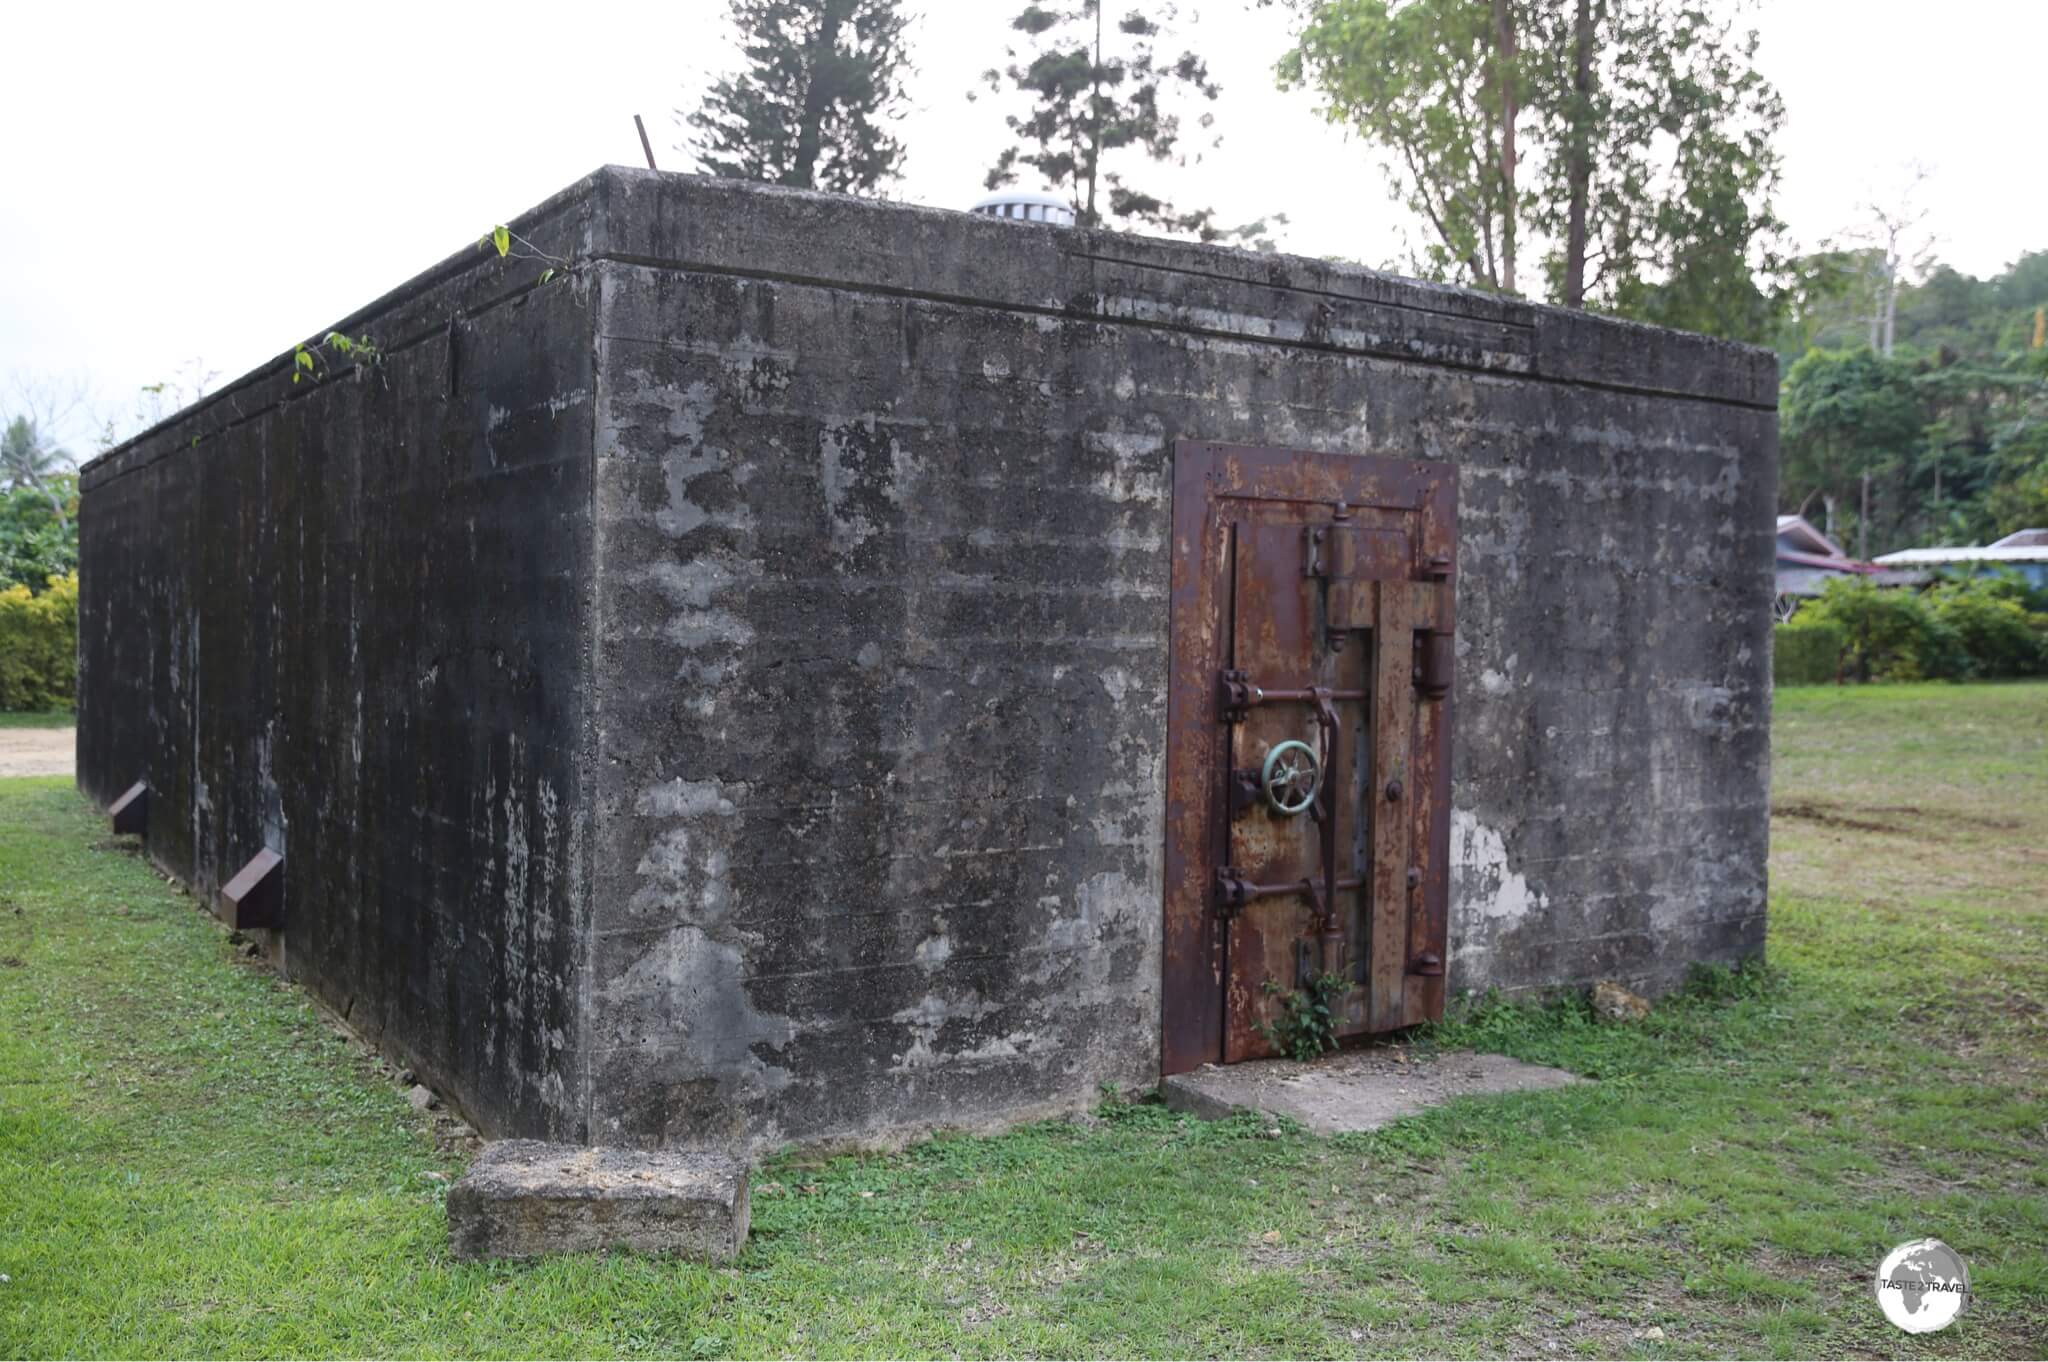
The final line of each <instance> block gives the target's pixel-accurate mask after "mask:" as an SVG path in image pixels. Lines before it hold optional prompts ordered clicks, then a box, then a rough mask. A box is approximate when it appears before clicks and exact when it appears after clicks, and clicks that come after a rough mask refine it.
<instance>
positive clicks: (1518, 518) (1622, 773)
mask: <svg viewBox="0 0 2048 1362" xmlns="http://www.w3.org/2000/svg"><path fill="white" fill-rule="evenodd" d="M605 194H606V196H607V201H606V207H605V210H604V212H603V215H602V216H603V218H604V221H605V223H606V231H607V232H608V233H609V234H610V235H609V246H608V251H609V253H610V254H612V255H613V256H614V257H616V258H615V259H613V260H611V261H608V262H607V263H605V264H604V265H603V266H602V267H601V268H600V271H599V279H600V283H599V285H598V288H599V295H600V302H599V360H598V383H599V403H598V414H597V419H598V430H597V437H596V448H597V456H598V474H597V483H598V505H599V513H598V525H599V537H600V544H601V549H600V552H599V564H600V572H601V579H602V585H601V590H600V605H599V628H598V634H599V638H600V640H601V651H600V654H599V659H600V660H599V665H598V678H597V679H598V688H599V693H598V702H597V703H598V710H599V714H600V720H601V726H602V728H603V738H602V740H601V757H600V760H599V763H598V771H599V775H598V790H599V808H600V810H601V817H600V820H599V824H598V829H597V833H596V837H597V843H596V845H597V854H596V862H597V866H598V869H597V874H596V880H595V885H596V893H595V906H594V912H595V929H596V933H597V941H596V944H595V946H594V948H593V949H594V954H593V1000H594V1003H593V1014H592V1034H593V1056H592V1062H593V1065H594V1071H595V1073H596V1075H597V1078H596V1081H595V1092H596V1104H595V1107H594V1109H593V1130H595V1131H597V1132H599V1133H600V1134H601V1135H602V1137H603V1138H606V1139H630V1140H644V1141H673V1140H742V1141H750V1142H754V1143H773V1142H775V1141H778V1140H782V1139H790V1138H798V1139H801V1138H816V1137H821V1136H859V1135H864V1134H874V1133H880V1132H884V1131H888V1130H892V1129H899V1128H901V1127H903V1126H904V1125H906V1124H916V1123H932V1124H973V1123H975V1122H978V1121H984V1120H993V1119H999V1118H1004V1117H1011V1116H1015V1115H1017V1114H1020V1113H1023V1112H1028V1111H1031V1110H1034V1109H1049V1108H1056V1107H1061V1106H1072V1105H1077V1104H1081V1103H1084V1102H1086V1101H1088V1100H1090V1099H1091V1098H1092V1096H1093V1094H1094V1091H1095V1088H1096V1085H1097V1084H1098V1083H1100V1082H1102V1081H1113V1082H1119V1083H1144V1082H1149V1081H1150V1079H1151V1078H1152V1077H1154V1076H1155V1075H1156V1072H1157V1052H1158V1023H1159V993H1158V990H1159V974H1160V964H1159V956H1158V950H1159V919H1160V901H1161V898H1160V896H1161V883H1160V876H1161V844H1162V826H1161V796H1160V782H1161V761H1162V754H1163V740H1164V733H1165V718H1164V715H1165V691H1166V674H1167V618H1166V599H1167V579H1168V561H1167V552H1168V546H1167V543H1166V525H1167V511H1168V505H1167V501H1168V493H1169V487H1170V482H1169V470H1170V460H1171V445H1172V441H1173V440H1174V439H1175V438H1177V437H1190V438H1201V439H1209V440H1218V441H1234V442H1242V443H1248V444H1281V445H1291V446H1302V447H1309V448H1315V449H1325V450H1332V451H1349V452H1355V453H1362V454H1390V455H1398V456H1403V457H1412V458H1424V459H1432V460H1451V461H1454V462H1456V463H1458V464H1460V465H1462V466H1463V468H1464V470H1465V477H1464V487H1463V493H1462V500H1463V505H1464V508H1465V509H1464V513H1463V517H1462V522H1461V530H1462V534H1463V537H1464V548H1463V558H1462V564H1461V571H1460V573H1459V582H1460V599H1459V604H1458V612H1459V620H1460V634H1461V638H1460V645H1459V653H1460V671H1459V701H1458V705H1459V708H1458V711H1457V713H1458V716H1459V717H1458V719H1457V727H1458V733H1457V740H1456V748H1455V762H1454V769H1455V772H1456V788H1455V803H1456V810H1457V812H1456V816H1455V828H1456V831H1455V834H1454V845H1453V857H1454V861H1455V862H1456V871H1455V882H1454V886H1453V898H1454V902H1453V909H1452V924H1451V937H1452V942H1453V946H1454V950H1455V952H1456V954H1455V957H1454V961H1453V966H1452V974H1453V977H1452V984H1453V986H1454V987H1463V988H1485V987H1493V986H1498V987H1503V988H1507V989H1518V988H1527V987H1532V986H1540V985H1553V984H1563V983H1570V982H1575V981H1581V980H1586V979H1590V978H1594V977H1599V976H1607V975H1619V976H1621V977H1623V978H1626V979H1628V980H1630V981H1632V982H1635V983H1637V984H1641V985H1644V986H1649V987H1653V988H1655V987H1662V986H1664V985H1666V984H1669V983H1670V982H1672V981H1673V980H1674V979H1675V978H1676V977H1678V975H1680V974H1681V973H1682V971H1683V970H1684V969H1685V968H1686V966H1687V965H1688V964H1689V963H1690V962H1691V961H1693V960H1696V959H1721V960H1727V959H1734V958H1738V957H1740V956H1742V955H1746V954H1749V953H1752V952H1754V951H1755V950H1757V949H1760V946H1761V941H1762V926H1763V918H1762V913H1763V860H1764V848H1765V835H1766V811H1765V771H1764V765H1763V763H1764V761H1765V755H1766V754H1765V745H1764V744H1765V737H1766V732H1767V730H1766V723H1767V713H1766V705H1767V691H1766V686H1767V684H1768V683H1767V660H1768V659H1767V652H1766V650H1767V647H1768V639H1767V628H1768V622H1769V611H1768V608H1767V606H1768V602H1769V599H1770V590H1771V588H1770V581H1771V576H1770V574H1771V554H1770V550H1769V536H1768V533H1767V529H1766V527H1767V526H1768V525H1769V523H1770V518H1771V503H1772V498H1773V495H1774V490H1775V483H1776V450H1775V423H1774V418H1773V416H1772V413H1771V410H1770V408H1771V406H1772V403H1773V402H1774V400H1775V387H1776V375H1775V365H1774V362H1773V361H1772V359H1771V358H1770V357H1769V356H1768V355H1764V354H1761V353H1759V352H1756V351H1751V350H1745V349H1740V348H1737V347H1729V346H1721V345H1715V344H1712V343H1709V342H1705V341H1701V340H1699V339H1698V338H1693V337H1684V336H1675V335H1671V334H1669V333H1661V332H1656V331H1652V330H1647V329H1643V328H1635V327H1627V326H1622V325H1617V324H1612V323H1605V322H1600V321H1596V320H1592V319H1586V318H1579V317H1574V316H1570V315H1567V314H1560V313H1557V312H1552V311H1548V310H1542V309H1534V308H1530V307H1527V306H1524V305H1521V304H1516V303H1509V302H1501V301H1498V300H1493V299H1487V298H1480V297H1475V296H1470V295H1465V294H1460V293H1456V292H1452V291H1448V290H1441V289H1432V288H1427V287H1424V286H1419V285H1413V284H1408V283H1404V282H1401V281H1396V280H1390V279H1386V278H1384V277H1380V276H1375V275H1371V274H1367V273H1363V272H1359V271H1351V270H1341V269H1336V268H1332V267H1328V266H1324V265H1320V264H1315V263H1312V262H1305V261H1300V260H1291V259H1290V260H1283V259H1273V258H1261V257H1256V256H1247V255H1243V254H1238V253H1232V252H1226V251H1218V250H1205V249H1200V248H1192V247H1181V246H1174V245H1168V244H1165V243H1160V242H1151V241H1139V240H1133V239H1130V238H1124V237H1118V236H1114V235H1107V234H1093V233H1082V232H1073V231H1067V230H1061V229H1054V228H1034V227H1019V226H1018V225H1017V224H1012V223H999V222H988V221H984V220H979V219H974V218H969V217H965V216H963V215H960V214H957V213H943V212H930V211H919V210H914V209H906V208H902V207H897V206H883V205H877V204H869V203H858V202H853V201H849V200H843V199H831V198H824V197H815V196H804V195H791V194H779V193H762V192H759V191H755V190H748V189H743V188H740V187H737V186H728V185H718V184H712V183H706V182H702V181H692V180H685V179H682V178H678V177H656V176H652V175H642V174H635V173H630V172H627V173H617V174H615V175H614V176H613V177H612V178H611V179H610V180H609V181H608V182H607V184H606V186H605Z"/></svg>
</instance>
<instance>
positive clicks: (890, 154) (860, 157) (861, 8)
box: [676, 0, 909, 194]
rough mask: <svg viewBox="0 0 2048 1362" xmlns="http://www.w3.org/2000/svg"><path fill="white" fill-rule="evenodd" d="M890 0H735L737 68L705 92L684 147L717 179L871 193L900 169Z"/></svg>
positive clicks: (897, 26)
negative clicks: (893, 126) (738, 45)
mask: <svg viewBox="0 0 2048 1362" xmlns="http://www.w3.org/2000/svg"><path fill="white" fill-rule="evenodd" d="M897 6H898V0H731V20H732V23H733V26H734V27H735V28H736V29H737V30H738V31H739V34H740V37H741V52H742V54H743V59H744V60H743V68H742V69H741V70H740V71H739V72H738V73H737V74H734V75H729V76H726V77H724V78H722V79H721V80H719V82H718V83H717V84H716V85H714V86H712V87H711V91H710V93H708V94H707V95H705V97H704V102H703V103H702V105H700V106H699V107H698V108H697V110H696V111H695V112H693V113H689V114H685V113H683V111H682V110H677V111H676V114H677V118H678V119H679V120H681V121H682V122H683V123H684V124H685V125H686V126H687V128H688V132H687V133H686V134H685V135H686V139H687V140H686V143H685V147H686V149H687V150H689V151H691V152H693V153H694V154H695V155H696V157H697V162H698V164H699V166H701V167H702V169H704V170H705V171H706V172H708V173H710V174H713V175H724V176H728V177H731V178H734V179H742V180H763V181H766V182H767V183H769V184H781V185H791V186H794V187H796V188H799V189H823V190H829V191H831V192H833V193H839V194H872V193H874V192H875V191H876V189H877V187H878V186H880V185H882V184H884V183H885V182H887V181H890V180H893V179H895V178H897V177H898V176H899V175H900V174H901V173H902V169H903V160H904V147H903V143H902V142H901V141H899V140H897V138H895V137H894V136H892V135H891V134H890V133H889V131H888V124H889V123H890V122H891V121H892V120H893V119H894V118H895V117H896V116H897V115H898V112H899V110H900V109H901V107H902V104H903V101H904V90H903V81H904V77H905V75H906V74H907V73H908V70H909V53H908V51H907V50H906V47H905V44H904V37H903V34H904V29H905V27H906V26H907V25H908V23H909V20H908V18H907V17H906V16H905V15H903V14H902V13H900V12H899V10H898V8H897Z"/></svg>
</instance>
